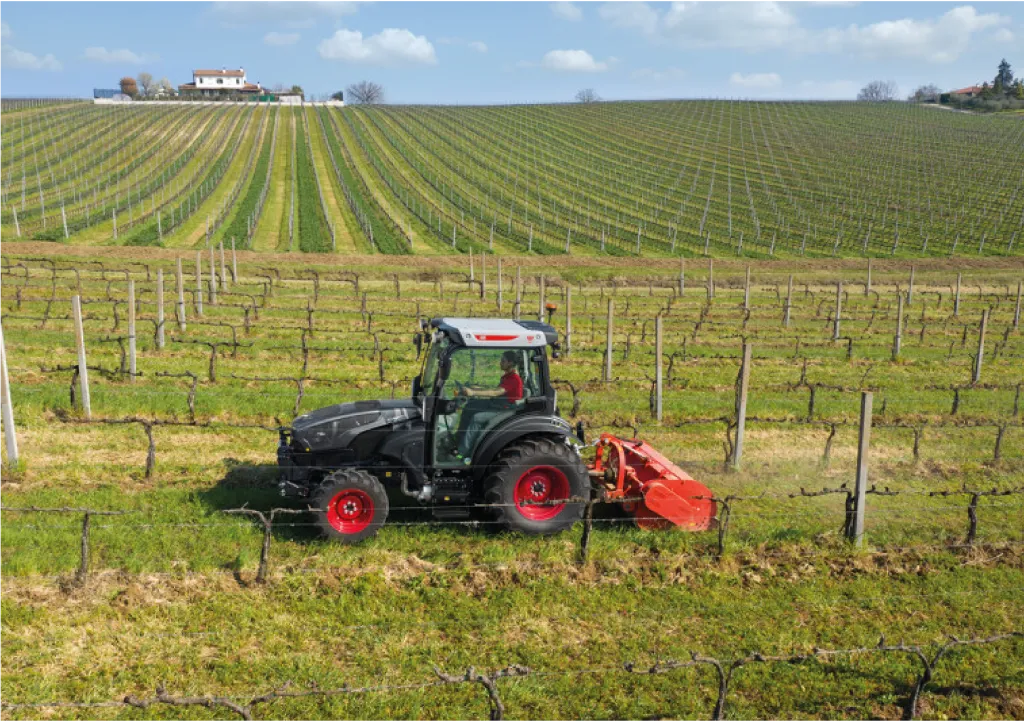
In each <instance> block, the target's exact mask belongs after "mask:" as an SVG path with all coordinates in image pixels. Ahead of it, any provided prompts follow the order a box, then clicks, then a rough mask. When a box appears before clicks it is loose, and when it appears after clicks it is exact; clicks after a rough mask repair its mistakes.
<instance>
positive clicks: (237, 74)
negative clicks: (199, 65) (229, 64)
mask: <svg viewBox="0 0 1024 724" xmlns="http://www.w3.org/2000/svg"><path fill="white" fill-rule="evenodd" d="M192 75H219V76H226V77H229V78H241V77H242V76H244V75H245V71H244V70H242V69H241V68H239V69H238V70H193V71H192Z"/></svg>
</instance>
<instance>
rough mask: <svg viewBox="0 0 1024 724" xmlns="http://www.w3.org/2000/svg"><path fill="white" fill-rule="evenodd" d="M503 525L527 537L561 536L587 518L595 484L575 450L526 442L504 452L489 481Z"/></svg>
mask: <svg viewBox="0 0 1024 724" xmlns="http://www.w3.org/2000/svg"><path fill="white" fill-rule="evenodd" d="M484 485H485V488H484V499H485V501H486V502H488V503H490V504H492V505H495V506H497V507H496V508H495V511H496V516H497V520H498V522H499V523H502V524H504V526H505V527H506V528H507V529H509V530H514V531H519V532H521V533H534V534H550V533H559V532H561V531H563V530H568V529H569V528H571V527H572V524H573V523H575V522H576V521H577V520H579V519H580V517H581V516H582V514H583V509H584V503H582V502H572V503H560V502H558V501H563V500H567V499H569V498H574V499H576V500H583V499H587V497H588V496H589V495H590V479H589V476H588V475H587V468H586V467H585V466H584V465H583V461H582V460H580V456H579V455H578V454H577V453H576V451H575V450H573V449H572V448H570V447H568V446H566V445H565V444H562V443H559V442H555V441H553V440H548V439H531V440H522V441H518V442H515V443H513V444H512V445H510V446H509V447H508V448H506V449H505V450H503V451H502V452H501V454H500V455H498V457H497V459H496V460H495V461H494V466H493V468H492V471H491V474H490V475H489V476H488V477H487V479H486V480H485V481H484Z"/></svg>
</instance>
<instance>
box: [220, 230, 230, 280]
mask: <svg viewBox="0 0 1024 724" xmlns="http://www.w3.org/2000/svg"><path fill="white" fill-rule="evenodd" d="M219 243H220V290H221V291H222V292H227V290H228V274H227V267H226V265H225V263H224V240H223V239H221V240H220V242H219Z"/></svg>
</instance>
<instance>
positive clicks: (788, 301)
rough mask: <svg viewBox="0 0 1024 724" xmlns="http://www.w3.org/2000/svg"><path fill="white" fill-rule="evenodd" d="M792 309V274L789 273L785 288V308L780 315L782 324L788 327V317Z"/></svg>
mask: <svg viewBox="0 0 1024 724" xmlns="http://www.w3.org/2000/svg"><path fill="white" fill-rule="evenodd" d="M792 310H793V275H792V274H790V275H789V286H788V287H787V289H786V308H785V310H784V312H783V316H782V326H783V327H789V319H790V317H791V316H792Z"/></svg>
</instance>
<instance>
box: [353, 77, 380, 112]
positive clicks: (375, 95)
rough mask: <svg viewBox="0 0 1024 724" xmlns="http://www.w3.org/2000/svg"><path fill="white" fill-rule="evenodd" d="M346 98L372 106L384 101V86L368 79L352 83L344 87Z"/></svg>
mask: <svg viewBox="0 0 1024 724" xmlns="http://www.w3.org/2000/svg"><path fill="white" fill-rule="evenodd" d="M345 92H346V93H348V99H349V100H350V101H352V102H353V103H359V104H360V105H364V106H373V105H377V104H379V103H383V102H384V86H382V85H380V84H379V83H373V82H372V81H368V80H361V81H359V82H358V83H353V84H352V85H350V86H349V87H348V88H346V89H345Z"/></svg>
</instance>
